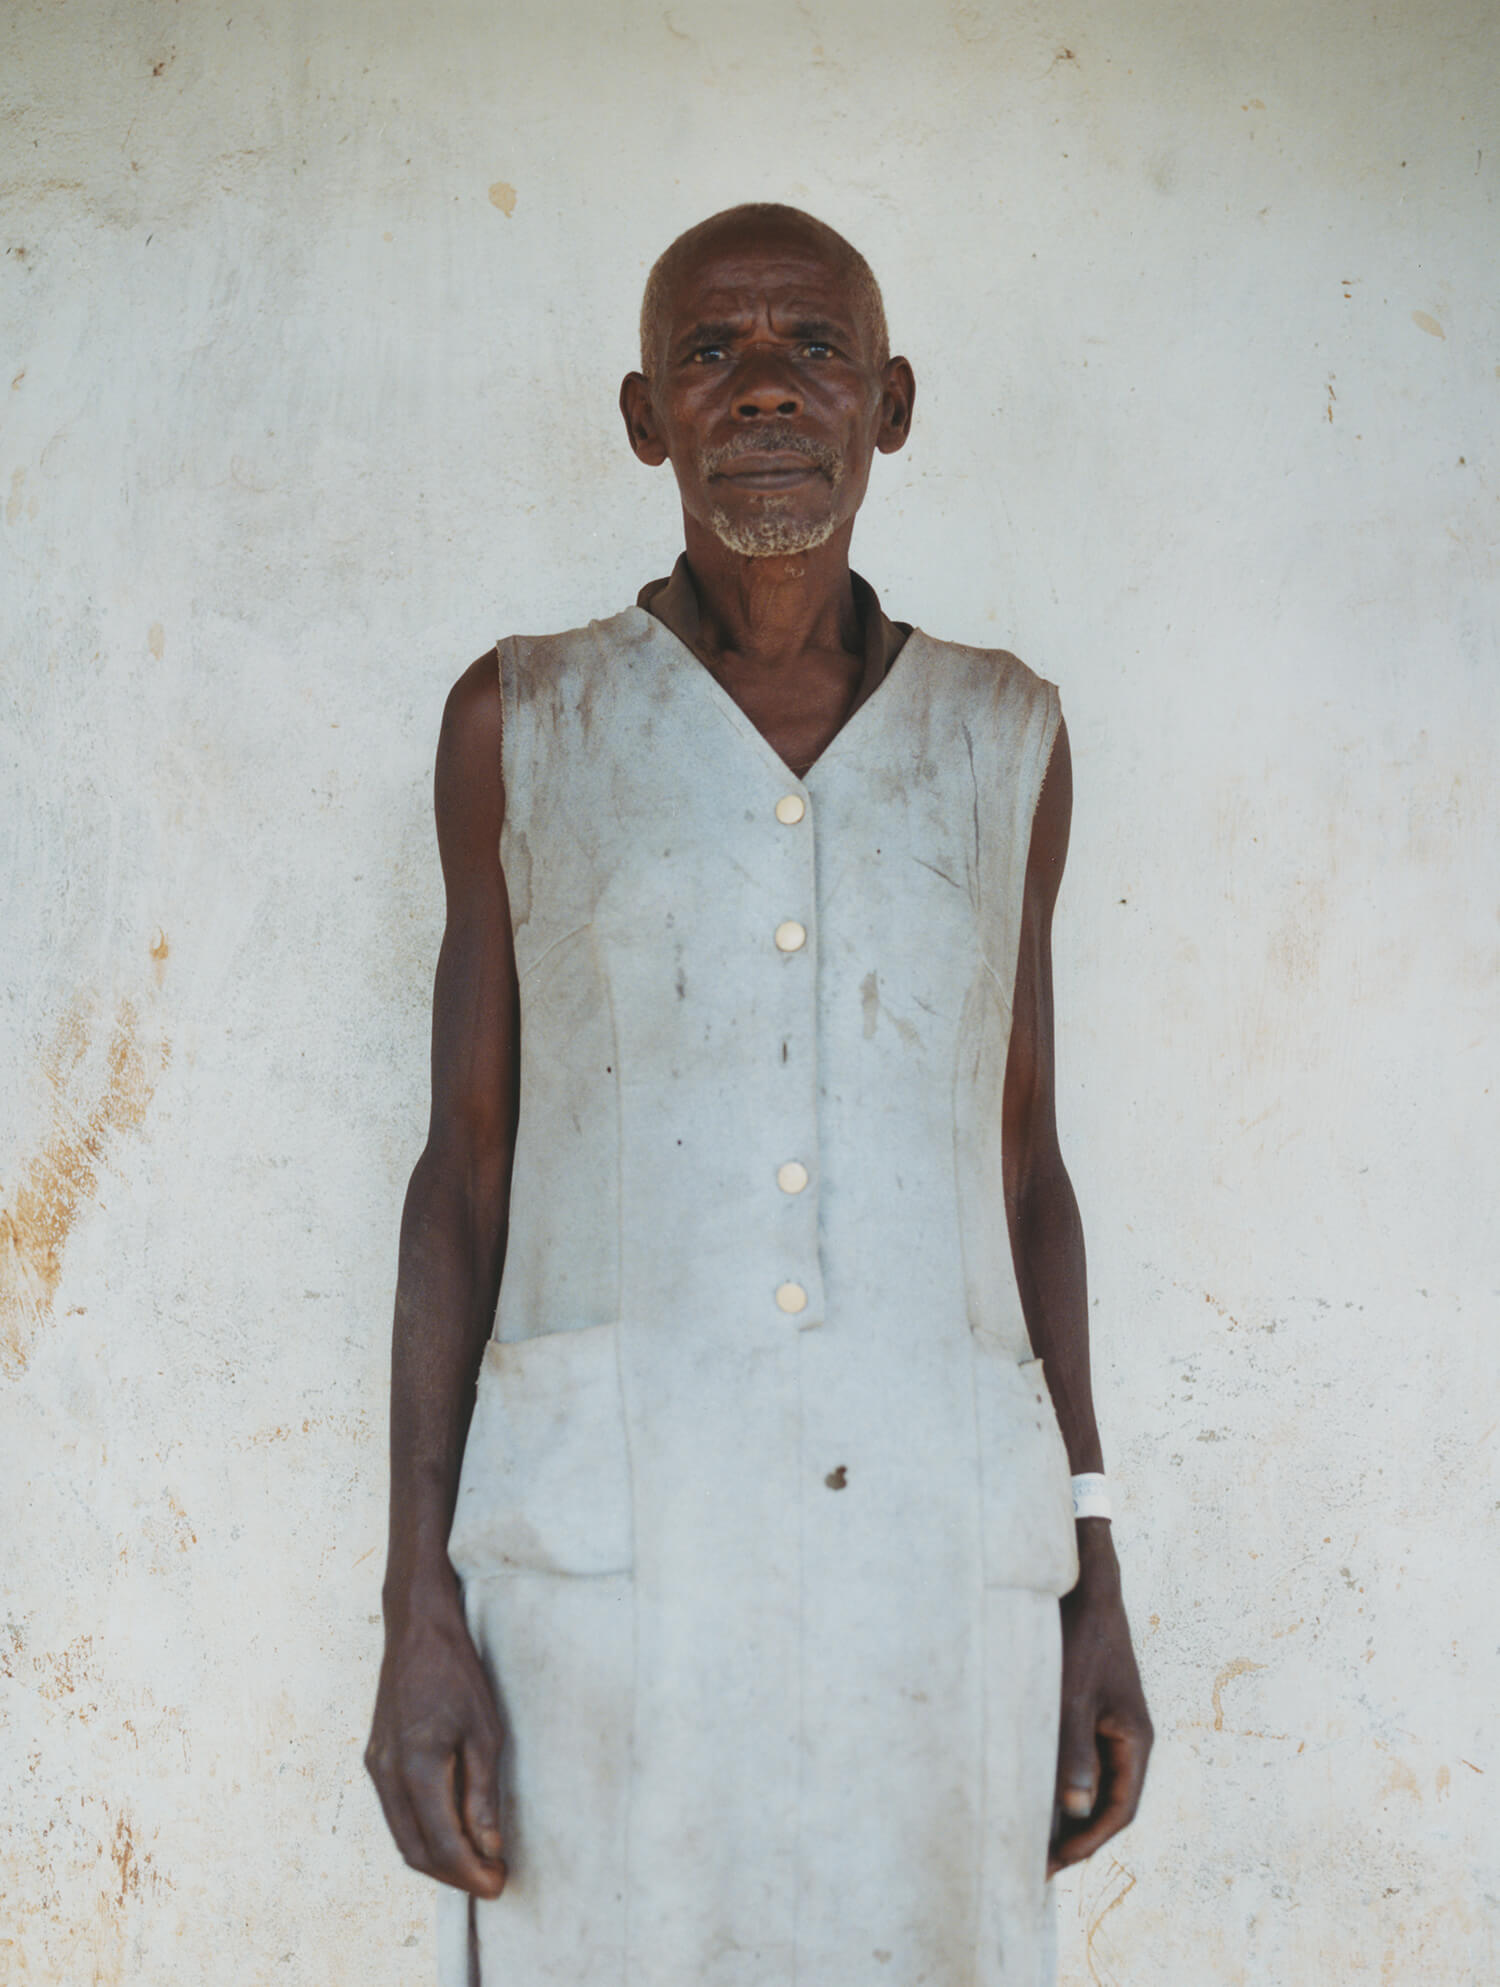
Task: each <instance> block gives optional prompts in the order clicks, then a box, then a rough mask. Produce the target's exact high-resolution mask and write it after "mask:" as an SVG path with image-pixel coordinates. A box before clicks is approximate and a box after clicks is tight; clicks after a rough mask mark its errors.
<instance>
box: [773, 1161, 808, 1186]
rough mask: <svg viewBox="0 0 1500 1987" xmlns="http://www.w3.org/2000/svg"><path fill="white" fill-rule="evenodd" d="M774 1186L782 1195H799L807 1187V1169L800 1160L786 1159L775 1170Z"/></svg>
mask: <svg viewBox="0 0 1500 1987" xmlns="http://www.w3.org/2000/svg"><path fill="white" fill-rule="evenodd" d="M776 1184H777V1186H778V1187H780V1189H781V1191H782V1192H783V1193H784V1194H800V1193H801V1191H802V1189H803V1188H804V1187H805V1186H806V1185H807V1168H806V1167H805V1166H804V1165H803V1164H802V1161H801V1160H800V1159H788V1160H787V1161H786V1163H785V1164H784V1165H782V1166H778V1167H777V1168H776Z"/></svg>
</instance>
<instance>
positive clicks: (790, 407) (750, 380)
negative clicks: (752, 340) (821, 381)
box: [734, 352, 802, 421]
mask: <svg viewBox="0 0 1500 1987" xmlns="http://www.w3.org/2000/svg"><path fill="white" fill-rule="evenodd" d="M734 411H735V413H736V414H737V415H738V416H739V418H740V419H741V420H745V421H755V420H759V419H760V418H761V417H762V416H764V415H773V416H777V415H779V416H781V417H783V418H786V417H788V416H794V415H797V414H800V413H801V412H802V395H801V393H800V391H799V390H798V387H797V384H796V381H795V379H793V378H792V377H791V375H790V373H789V372H788V369H787V367H786V365H785V363H784V361H782V360H781V359H779V358H777V357H776V356H775V355H774V354H772V353H769V352H759V353H755V352H752V353H748V354H747V355H746V357H745V359H744V362H743V363H742V364H741V366H740V369H739V378H738V379H737V380H736V381H735V383H734Z"/></svg>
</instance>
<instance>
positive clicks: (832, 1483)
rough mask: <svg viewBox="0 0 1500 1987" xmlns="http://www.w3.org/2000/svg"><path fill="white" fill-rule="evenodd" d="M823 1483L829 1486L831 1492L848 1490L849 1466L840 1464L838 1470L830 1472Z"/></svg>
mask: <svg viewBox="0 0 1500 1987" xmlns="http://www.w3.org/2000/svg"><path fill="white" fill-rule="evenodd" d="M823 1481H824V1483H826V1484H827V1486H828V1488H829V1489H830V1490H847V1489H848V1488H849V1466H848V1464H847V1463H840V1464H839V1466H838V1468H837V1469H836V1470H830V1471H829V1472H828V1474H827V1476H825V1477H824V1479H823Z"/></svg>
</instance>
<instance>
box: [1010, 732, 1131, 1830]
mask: <svg viewBox="0 0 1500 1987" xmlns="http://www.w3.org/2000/svg"><path fill="white" fill-rule="evenodd" d="M1072 811H1073V770H1072V761H1071V757H1070V754H1069V750H1068V734H1067V730H1066V727H1060V728H1059V731H1058V735H1057V743H1056V745H1055V746H1054V748H1053V753H1052V761H1051V764H1050V765H1049V766H1048V769H1047V776H1046V779H1045V780H1044V782H1043V785H1042V792H1041V797H1040V799H1039V800H1038V802H1037V811H1036V818H1035V820H1034V821H1033V823H1032V831H1031V848H1030V852H1029V854H1028V858H1027V866H1026V893H1025V899H1024V903H1023V908H1022V914H1021V943H1020V953H1019V957H1018V960H1017V964H1016V995H1015V1007H1014V1012H1013V1015H1012V1021H1011V1037H1010V1056H1009V1061H1008V1062H1007V1065H1006V1071H1005V1104H1004V1113H1005V1133H1004V1156H1005V1202H1006V1214H1007V1217H1008V1219H1009V1223H1010V1240H1011V1251H1012V1254H1013V1256H1014V1259H1015V1266H1016V1281H1017V1284H1018V1286H1019V1289H1020V1294H1021V1305H1022V1309H1023V1310H1024V1312H1025V1315H1026V1329H1027V1332H1028V1334H1029V1336H1030V1339H1031V1344H1032V1349H1033V1351H1034V1352H1035V1353H1036V1354H1037V1356H1038V1357H1039V1358H1040V1359H1042V1360H1043V1361H1044V1362H1045V1364H1046V1372H1047V1382H1048V1386H1049V1388H1050V1390H1051V1394H1052V1400H1053V1404H1054V1406H1055V1407H1056V1409H1057V1419H1058V1424H1059V1426H1060V1428H1061V1430H1062V1436H1063V1441H1064V1443H1065V1444H1066V1446H1067V1451H1068V1460H1069V1462H1070V1464H1071V1466H1072V1469H1073V1471H1074V1473H1075V1475H1077V1474H1082V1473H1083V1472H1085V1471H1094V1470H1102V1469H1103V1467H1104V1463H1103V1457H1102V1454H1101V1451H1100V1446H1099V1430H1098V1427H1097V1425H1096V1424H1095V1421H1094V1400H1093V1391H1092V1388H1091V1385H1090V1377H1089V1333H1088V1286H1087V1274H1086V1268H1085V1261H1084V1248H1083V1223H1082V1221H1081V1219H1080V1218H1079V1213H1078V1202H1077V1199H1076V1198H1075V1196H1074V1193H1073V1184H1072V1182H1071V1180H1069V1178H1068V1173H1067V1168H1066V1167H1065V1166H1064V1165H1063V1160H1062V1153H1061V1151H1060V1150H1059V1148H1058V1142H1057V1111H1056V1093H1055V1089H1054V1079H1053V1011H1052V912H1053V907H1054V906H1055V904H1056V902H1057V892H1058V886H1059V885H1060V883H1061V882H1062V873H1063V866H1064V864H1065V863H1066V861H1067V855H1068V831H1069V827H1070V824H1071V819H1072ZM1078 1560H1079V1575H1078V1584H1077V1586H1076V1587H1075V1588H1074V1589H1073V1591H1072V1592H1071V1593H1070V1594H1068V1595H1067V1596H1066V1597H1065V1598H1064V1600H1063V1603H1062V1624H1063V1686H1062V1727H1061V1732H1060V1735H1059V1743H1058V1770H1057V1810H1058V1823H1057V1827H1056V1828H1055V1830H1054V1836H1053V1843H1052V1859H1051V1860H1052V1867H1053V1868H1054V1869H1060V1868H1062V1867H1063V1866H1064V1865H1066V1864H1068V1863H1078V1862H1081V1861H1082V1860H1083V1859H1084V1858H1085V1857H1086V1856H1091V1855H1092V1854H1093V1853H1094V1851H1095V1850H1096V1849H1097V1848H1098V1847H1099V1846H1100V1844H1101V1843H1103V1842H1106V1841H1108V1839H1109V1837H1110V1836H1112V1835H1114V1834H1115V1833H1116V1832H1117V1831H1118V1830H1119V1829H1122V1828H1124V1827H1125V1826H1126V1825H1127V1823H1128V1822H1130V1820H1131V1819H1132V1818H1133V1816H1134V1814H1135V1811H1136V1807H1137V1804H1138V1803H1139V1801H1140V1797H1141V1787H1142V1785H1143V1783H1144V1781H1145V1777H1146V1760H1147V1758H1148V1756H1149V1754H1150V1751H1151V1740H1152V1731H1151V1720H1150V1717H1149V1715H1148V1714H1147V1711H1146V1702H1145V1698H1144V1696H1143V1694H1142V1691H1141V1682H1140V1676H1139V1673H1138V1671H1137V1669H1136V1662H1135V1654H1134V1651H1133V1650H1132V1648H1131V1644H1130V1630H1129V1627H1128V1625H1127V1623H1126V1620H1125V1609H1124V1604H1123V1602H1122V1600H1121V1596H1120V1569H1119V1565H1118V1562H1117V1561H1116V1559H1115V1550H1114V1542H1113V1540H1112V1538H1111V1536H1110V1527H1109V1525H1108V1523H1107V1522H1106V1521H1105V1520H1104V1519H1102V1518H1085V1519H1082V1520H1080V1521H1079V1524H1078Z"/></svg>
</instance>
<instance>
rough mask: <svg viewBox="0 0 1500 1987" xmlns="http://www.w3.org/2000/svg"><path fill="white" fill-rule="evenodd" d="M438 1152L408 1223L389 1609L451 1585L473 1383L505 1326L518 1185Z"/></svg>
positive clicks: (411, 1194)
mask: <svg viewBox="0 0 1500 1987" xmlns="http://www.w3.org/2000/svg"><path fill="white" fill-rule="evenodd" d="M479 1170H482V1169H476V1168H475V1167H474V1166H473V1165H472V1164H470V1163H467V1162H464V1161H461V1160H456V1159H455V1158H453V1157H452V1156H450V1155H445V1154H443V1153H441V1152H435V1151H434V1150H433V1149H432V1148H431V1147H429V1148H428V1150H427V1151H426V1152H424V1153H423V1155H422V1157H421V1159H419V1160H418V1162H417V1165H416V1168H415V1169H414V1171H413V1173H412V1177H411V1184H410V1186H409V1187H408V1189H407V1194H406V1207H405V1210H404V1213H403V1215H402V1221H401V1258H400V1269H399V1272H398V1276H397V1281H396V1314H395V1325H394V1329H393V1332H392V1338H391V1505H390V1550H389V1556H388V1558H387V1562H386V1576H385V1599H386V1607H387V1611H388V1612H389V1611H390V1610H391V1609H392V1608H400V1607H402V1606H404V1604H405V1602H406V1599H407V1597H408V1596H409V1594H410V1593H411V1591H412V1589H413V1588H414V1587H417V1586H420V1585H421V1584H422V1583H423V1582H424V1581H425V1580H427V1579H429V1578H432V1577H439V1578H446V1577H448V1562H447V1546H448V1529H449V1526H450V1524H451V1523H452V1518H453V1505H454V1500H455V1498H456V1496H457V1494H458V1475H459V1469H460V1466H461V1464H462V1461H463V1446H464V1438H465V1436H466V1434H467V1432H468V1426H469V1418H470V1415H471V1413H472V1412H473V1406H474V1383H475V1377H476V1375H477V1373H478V1370H479V1362H480V1360H481V1359H482V1357H483V1355H484V1348H485V1344H486V1342H487V1340H488V1338H489V1335H490V1330H491V1327H492V1323H493V1319H494V1314H495V1299H496V1295H497V1293H498V1291H499V1286H500V1270H501V1265H502V1263H503V1260H504V1253H505V1214H504V1209H505V1200H506V1192H505V1189H506V1187H507V1186H508V1182H502V1181H500V1180H489V1181H486V1180H484V1179H482V1178H481V1179H479V1180H476V1179H475V1177H474V1176H475V1173H476V1171H479Z"/></svg>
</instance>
